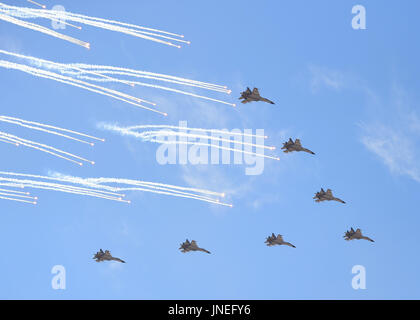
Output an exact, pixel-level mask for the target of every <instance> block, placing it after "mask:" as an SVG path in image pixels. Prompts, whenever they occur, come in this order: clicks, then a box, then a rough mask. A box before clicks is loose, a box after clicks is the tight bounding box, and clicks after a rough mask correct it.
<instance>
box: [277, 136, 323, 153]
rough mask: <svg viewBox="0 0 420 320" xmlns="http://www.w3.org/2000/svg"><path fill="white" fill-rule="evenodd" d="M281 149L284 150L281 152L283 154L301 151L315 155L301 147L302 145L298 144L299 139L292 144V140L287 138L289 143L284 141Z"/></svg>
mask: <svg viewBox="0 0 420 320" xmlns="http://www.w3.org/2000/svg"><path fill="white" fill-rule="evenodd" d="M281 149H282V150H284V151H283V152H284V153H288V152H293V151H297V152H300V151H303V152H307V153H310V154H315V152H312V151H311V150H309V149H306V148H304V147H302V144H301V143H300V140H299V139H296V140H295V141H294V142H293V140H292V138H289V141H286V142H284V143H283V147H282V148H281Z"/></svg>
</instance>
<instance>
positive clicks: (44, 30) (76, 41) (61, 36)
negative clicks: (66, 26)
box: [0, 3, 90, 49]
mask: <svg viewBox="0 0 420 320" xmlns="http://www.w3.org/2000/svg"><path fill="white" fill-rule="evenodd" d="M0 6H1V3H0ZM0 20H4V21H7V22H10V23H13V24H16V25H18V26H21V27H24V28H28V29H31V30H34V31H39V32H42V33H45V34H48V35H50V36H53V37H56V38H59V39H62V40H66V41H69V42H71V43H74V44H77V45H79V46H82V47H85V48H87V49H89V48H90V44H89V43H88V42H84V41H82V40H79V39H76V38H73V37H69V36H66V35H64V34H61V33H58V32H56V31H54V30H51V29H48V28H45V27H43V26H40V25H37V24H35V23H31V22H26V21H22V20H19V19H16V18H13V17H11V16H9V15H7V14H1V13H0Z"/></svg>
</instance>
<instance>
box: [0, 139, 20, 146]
mask: <svg viewBox="0 0 420 320" xmlns="http://www.w3.org/2000/svg"><path fill="white" fill-rule="evenodd" d="M0 142H3V143H8V144H13V145H15V146H16V147H18V146H19V143H17V142H13V141H9V140H5V139H0Z"/></svg>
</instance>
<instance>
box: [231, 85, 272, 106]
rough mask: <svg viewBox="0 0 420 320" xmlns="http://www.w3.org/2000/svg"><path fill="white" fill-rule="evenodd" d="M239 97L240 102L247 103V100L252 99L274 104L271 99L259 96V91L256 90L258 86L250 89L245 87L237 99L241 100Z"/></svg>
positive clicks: (250, 100)
mask: <svg viewBox="0 0 420 320" xmlns="http://www.w3.org/2000/svg"><path fill="white" fill-rule="evenodd" d="M241 99H242V101H241V102H242V103H248V102H252V101H264V102H268V103H271V104H274V102H273V101H271V100H268V99H266V98H263V97H261V96H260V93H259V91H258V88H254V90H252V91H251V89H249V88H248V87H247V88H246V90H245V91H244V92H241V96H240V98H239V100H241Z"/></svg>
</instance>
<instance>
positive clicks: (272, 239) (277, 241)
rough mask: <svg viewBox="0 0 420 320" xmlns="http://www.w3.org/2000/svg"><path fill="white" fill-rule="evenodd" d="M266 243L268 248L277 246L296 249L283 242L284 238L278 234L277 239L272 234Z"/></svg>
mask: <svg viewBox="0 0 420 320" xmlns="http://www.w3.org/2000/svg"><path fill="white" fill-rule="evenodd" d="M265 243H266V244H267V246H269V247H271V246H275V245H286V246H289V247H292V248H296V247H295V246H294V245H293V244H291V243H290V242H286V241H284V240H283V236H282V235H281V234H278V235H277V237H276V235H275V234H274V233H272V234H271V236H268V237H267V240H265Z"/></svg>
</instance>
